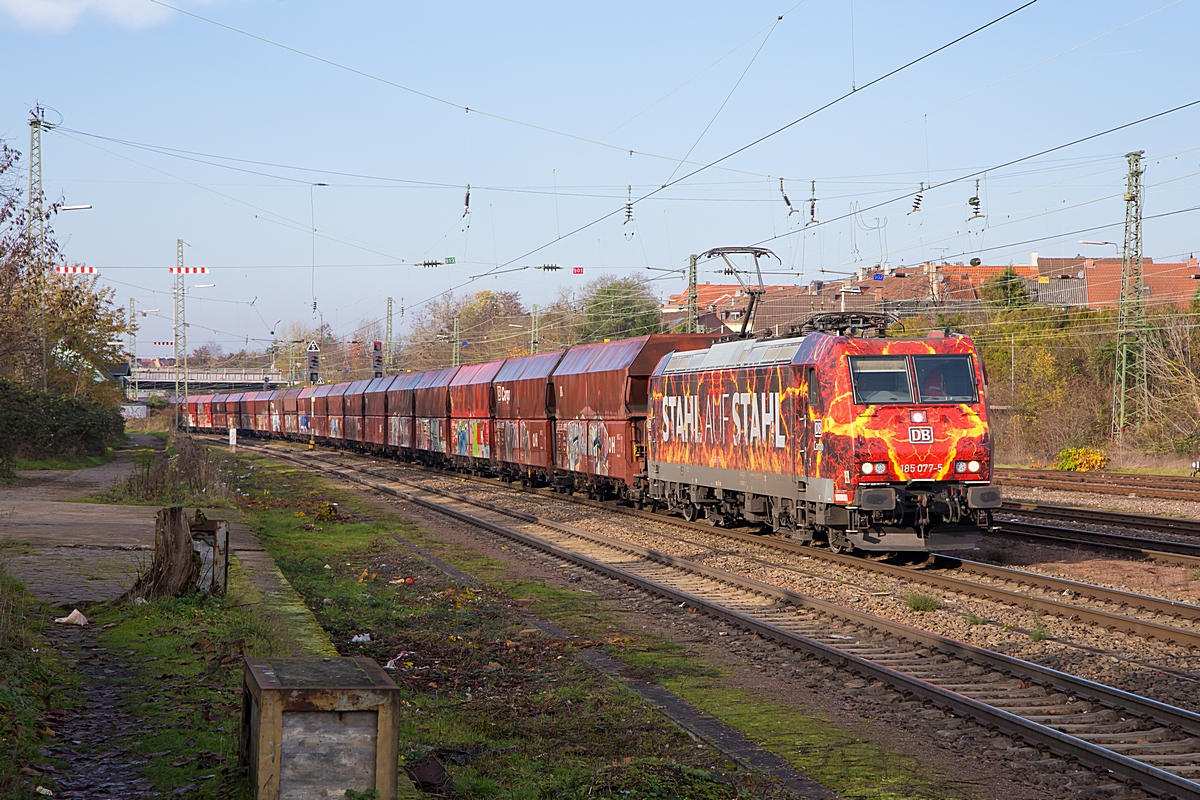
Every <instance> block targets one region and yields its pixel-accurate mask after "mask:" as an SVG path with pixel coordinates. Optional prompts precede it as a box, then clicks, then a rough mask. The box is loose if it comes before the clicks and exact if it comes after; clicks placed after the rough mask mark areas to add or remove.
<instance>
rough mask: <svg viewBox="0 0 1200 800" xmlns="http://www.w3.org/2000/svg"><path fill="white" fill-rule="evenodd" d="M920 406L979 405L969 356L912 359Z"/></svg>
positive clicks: (916, 357)
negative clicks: (923, 404)
mask: <svg viewBox="0 0 1200 800" xmlns="http://www.w3.org/2000/svg"><path fill="white" fill-rule="evenodd" d="M913 366H914V367H915V368H916V373H917V392H918V394H919V395H920V397H921V402H922V403H974V402H977V401H978V399H979V398H978V396H977V395H976V392H975V380H974V376H973V375H972V369H971V357H970V356H913Z"/></svg>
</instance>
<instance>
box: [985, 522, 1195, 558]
mask: <svg viewBox="0 0 1200 800" xmlns="http://www.w3.org/2000/svg"><path fill="white" fill-rule="evenodd" d="M997 524H998V525H999V527H1000V530H1001V532H1003V533H1005V534H1008V535H1011V536H1016V537H1018V538H1022V539H1028V540H1030V541H1036V542H1054V543H1056V544H1072V543H1073V544H1082V545H1088V546H1091V547H1101V548H1104V549H1106V550H1115V551H1117V552H1121V553H1128V554H1130V555H1137V556H1143V557H1145V558H1150V559H1153V560H1155V561H1164V562H1167V563H1171V564H1185V565H1187V566H1195V567H1200V544H1191V543H1189V542H1173V541H1169V540H1166V539H1151V538H1146V537H1141V536H1126V535H1124V534H1119V533H1101V532H1098V531H1087V530H1079V529H1076V528H1063V527H1061V526H1059V525H1044V524H1041V523H1036V522H1023V521H1000V522H998V523H997Z"/></svg>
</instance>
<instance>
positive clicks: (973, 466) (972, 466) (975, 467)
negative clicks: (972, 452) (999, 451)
mask: <svg viewBox="0 0 1200 800" xmlns="http://www.w3.org/2000/svg"><path fill="white" fill-rule="evenodd" d="M979 466H980V464H979V462H978V461H972V462H970V463H969V464H967V470H968V471H969V472H979Z"/></svg>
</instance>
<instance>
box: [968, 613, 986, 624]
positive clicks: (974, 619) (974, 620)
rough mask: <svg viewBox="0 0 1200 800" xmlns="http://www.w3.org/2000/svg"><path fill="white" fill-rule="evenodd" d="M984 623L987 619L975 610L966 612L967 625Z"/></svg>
mask: <svg viewBox="0 0 1200 800" xmlns="http://www.w3.org/2000/svg"><path fill="white" fill-rule="evenodd" d="M985 623H987V620H986V619H985V618H983V617H981V616H979V615H978V614H976V613H975V612H970V613H968V614H967V624H968V625H983V624H985Z"/></svg>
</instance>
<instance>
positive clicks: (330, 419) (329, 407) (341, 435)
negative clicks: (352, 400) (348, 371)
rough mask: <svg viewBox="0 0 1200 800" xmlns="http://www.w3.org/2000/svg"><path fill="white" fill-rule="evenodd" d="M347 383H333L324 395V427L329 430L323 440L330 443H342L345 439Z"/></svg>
mask: <svg viewBox="0 0 1200 800" xmlns="http://www.w3.org/2000/svg"><path fill="white" fill-rule="evenodd" d="M349 388H350V384H349V383H335V384H333V385H332V386H330V387H329V394H327V395H325V425H326V427H327V428H328V429H329V430H328V432H327V433H326V434H325V438H327V439H330V440H332V441H338V442H340V441H342V440H343V439H345V438H346V426H345V419H346V405H345V399H346V390H347V389H349Z"/></svg>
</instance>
